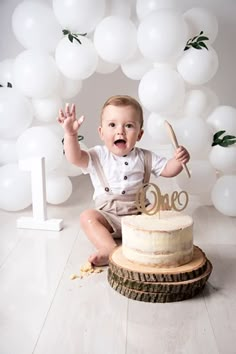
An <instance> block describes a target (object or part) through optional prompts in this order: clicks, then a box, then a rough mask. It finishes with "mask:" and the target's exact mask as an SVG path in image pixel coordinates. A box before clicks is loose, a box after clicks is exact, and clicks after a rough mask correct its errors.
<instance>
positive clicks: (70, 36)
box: [62, 29, 87, 44]
mask: <svg viewBox="0 0 236 354" xmlns="http://www.w3.org/2000/svg"><path fill="white" fill-rule="evenodd" d="M62 33H63V34H64V36H68V39H69V41H70V42H71V43H73V40H76V41H77V42H78V43H79V44H82V42H81V40H80V39H79V38H78V36H83V37H84V36H86V35H87V33H72V32H71V31H69V30H67V29H63V30H62Z"/></svg>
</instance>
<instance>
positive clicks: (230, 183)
mask: <svg viewBox="0 0 236 354" xmlns="http://www.w3.org/2000/svg"><path fill="white" fill-rule="evenodd" d="M235 186H236V176H235V175H228V176H222V177H220V178H219V179H218V180H217V181H216V183H215V185H214V187H213V189H212V193H211V198H212V202H213V205H214V207H215V208H216V209H217V210H218V211H219V212H220V213H222V214H224V215H227V216H236V188H235Z"/></svg>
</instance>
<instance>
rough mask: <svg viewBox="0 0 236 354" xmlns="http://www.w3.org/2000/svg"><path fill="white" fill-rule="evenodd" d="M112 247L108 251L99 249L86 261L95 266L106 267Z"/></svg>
mask: <svg viewBox="0 0 236 354" xmlns="http://www.w3.org/2000/svg"><path fill="white" fill-rule="evenodd" d="M113 249H114V247H113V248H112V249H111V250H109V249H100V250H98V251H97V252H95V253H93V254H91V256H90V257H89V259H88V261H89V262H90V263H92V264H93V265H95V266H106V265H108V263H109V255H110V253H111V251H112V250H113Z"/></svg>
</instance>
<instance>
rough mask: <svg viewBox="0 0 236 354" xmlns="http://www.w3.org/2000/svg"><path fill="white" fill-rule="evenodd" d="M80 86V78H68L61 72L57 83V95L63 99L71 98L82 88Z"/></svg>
mask: <svg viewBox="0 0 236 354" xmlns="http://www.w3.org/2000/svg"><path fill="white" fill-rule="evenodd" d="M82 86H83V82H82V80H72V79H68V78H67V77H65V76H64V75H62V74H61V78H60V83H59V95H60V96H61V97H62V98H64V99H67V98H73V97H75V96H76V95H78V93H79V92H80V91H81V90H82Z"/></svg>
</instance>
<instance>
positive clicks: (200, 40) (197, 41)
mask: <svg viewBox="0 0 236 354" xmlns="http://www.w3.org/2000/svg"><path fill="white" fill-rule="evenodd" d="M208 40H209V38H208V37H206V36H203V31H201V32H200V33H199V35H197V36H194V37H193V38H190V39H189V40H188V41H187V43H186V46H185V48H184V50H188V49H189V48H191V47H192V48H195V49H203V48H205V49H207V50H208V48H207V45H206V43H205V41H208Z"/></svg>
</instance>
